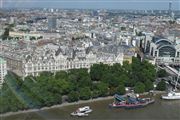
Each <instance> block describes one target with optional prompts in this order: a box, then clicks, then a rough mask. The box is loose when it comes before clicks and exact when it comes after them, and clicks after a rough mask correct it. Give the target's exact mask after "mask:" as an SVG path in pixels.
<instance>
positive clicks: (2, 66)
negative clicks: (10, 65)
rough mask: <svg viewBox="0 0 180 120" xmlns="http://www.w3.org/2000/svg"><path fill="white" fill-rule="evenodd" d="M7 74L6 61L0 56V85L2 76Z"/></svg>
mask: <svg viewBox="0 0 180 120" xmlns="http://www.w3.org/2000/svg"><path fill="white" fill-rule="evenodd" d="M6 74H7V68H6V61H5V60H4V59H2V58H0V87H1V85H2V84H3V82H4V77H5V75H6Z"/></svg>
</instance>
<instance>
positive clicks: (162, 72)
mask: <svg viewBox="0 0 180 120" xmlns="http://www.w3.org/2000/svg"><path fill="white" fill-rule="evenodd" d="M166 76H167V72H166V70H164V69H160V70H158V71H157V77H160V78H161V77H166Z"/></svg>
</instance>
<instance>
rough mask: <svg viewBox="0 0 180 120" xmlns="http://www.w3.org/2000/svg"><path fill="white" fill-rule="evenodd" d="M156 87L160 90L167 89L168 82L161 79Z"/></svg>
mask: <svg viewBox="0 0 180 120" xmlns="http://www.w3.org/2000/svg"><path fill="white" fill-rule="evenodd" d="M156 89H157V90H160V91H164V90H166V83H165V82H164V80H161V81H160V82H159V83H158V84H157V87H156Z"/></svg>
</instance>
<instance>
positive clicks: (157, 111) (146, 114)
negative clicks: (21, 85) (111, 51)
mask: <svg viewBox="0 0 180 120" xmlns="http://www.w3.org/2000/svg"><path fill="white" fill-rule="evenodd" d="M112 102H113V99H112V100H103V101H96V102H93V103H85V104H80V105H71V106H66V107H60V108H52V109H49V110H42V111H38V112H29V113H21V114H17V115H11V116H7V117H2V118H1V120H74V119H79V120H114V119H117V120H119V119H122V120H125V119H126V120H131V119H132V120H180V100H175V101H165V100H161V99H159V97H157V98H156V101H155V103H154V104H151V105H149V106H147V107H145V108H140V109H132V110H125V109H120V108H116V109H115V108H109V107H108V104H109V103H112ZM85 105H88V106H90V107H91V108H92V109H93V112H92V113H90V114H89V116H87V117H81V118H78V117H72V116H70V113H71V112H73V111H75V110H76V109H77V108H79V107H83V106H85Z"/></svg>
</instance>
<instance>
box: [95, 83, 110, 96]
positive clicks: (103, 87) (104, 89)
mask: <svg viewBox="0 0 180 120" xmlns="http://www.w3.org/2000/svg"><path fill="white" fill-rule="evenodd" d="M97 89H98V91H99V94H100V95H99V96H101V97H104V96H107V95H108V85H107V84H106V83H103V82H100V83H98V84H97Z"/></svg>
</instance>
